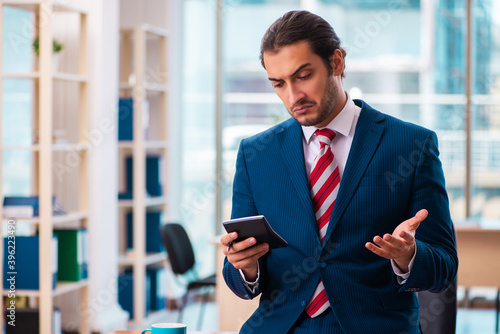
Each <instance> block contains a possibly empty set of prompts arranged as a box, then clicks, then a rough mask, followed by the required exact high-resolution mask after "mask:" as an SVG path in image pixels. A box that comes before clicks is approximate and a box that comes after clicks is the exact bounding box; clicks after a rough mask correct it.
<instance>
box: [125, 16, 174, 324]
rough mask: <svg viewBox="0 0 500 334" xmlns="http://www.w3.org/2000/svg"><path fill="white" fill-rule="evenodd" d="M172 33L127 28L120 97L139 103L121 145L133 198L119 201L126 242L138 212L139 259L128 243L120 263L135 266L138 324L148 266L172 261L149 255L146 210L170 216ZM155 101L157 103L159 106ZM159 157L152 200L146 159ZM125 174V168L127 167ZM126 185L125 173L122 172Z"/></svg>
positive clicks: (143, 27)
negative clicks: (129, 162) (158, 191)
mask: <svg viewBox="0 0 500 334" xmlns="http://www.w3.org/2000/svg"><path fill="white" fill-rule="evenodd" d="M167 47H168V32H167V31H166V30H165V29H162V28H157V27H153V26H151V25H147V24H144V25H140V26H137V27H133V28H129V29H121V53H120V55H121V59H120V62H121V64H120V72H121V75H120V77H121V79H120V80H121V82H120V84H119V87H120V96H121V97H132V99H133V140H131V141H120V142H119V145H118V147H119V159H120V165H122V166H123V165H124V164H125V163H124V160H125V158H126V157H127V156H132V157H133V176H132V177H133V194H132V199H131V200H120V201H119V205H118V206H119V210H120V213H119V216H120V217H121V227H122V233H121V236H122V239H123V238H124V237H125V233H124V229H125V222H124V220H125V219H124V217H125V215H126V213H127V212H130V211H132V213H133V216H132V217H133V229H132V233H133V240H134V249H133V251H132V252H133V256H128V255H127V254H126V249H125V248H126V247H125V245H124V244H125V241H124V240H122V246H121V249H120V254H121V255H120V258H119V265H120V266H121V267H122V268H132V269H133V278H134V293H133V300H134V318H133V319H131V321H132V322H133V323H135V324H141V323H144V322H145V319H146V315H145V303H146V296H145V295H144V291H145V289H144V287H145V284H146V267H147V266H148V265H152V264H157V263H161V262H164V261H165V260H166V254H165V253H164V252H162V253H154V254H146V212H147V211H148V210H151V209H155V210H161V211H162V212H163V213H164V215H165V214H167V203H168V199H167V197H166V196H165V194H166V190H167V176H168V173H167V170H166V166H168V161H167V158H168V140H167V139H168V131H167V128H168V116H169V115H168V110H167V105H168V96H167V94H168V84H167V71H168V59H167V54H168V53H167ZM145 99H148V101H149V102H150V103H149V106H150V107H149V117H148V118H146V119H149V124H148V125H149V129H148V132H147V133H146V132H145V131H144V129H145V125H146V124H144V122H145V118H144V117H143V113H144V112H145V110H143V108H144V104H143V102H144V100H145ZM153 102H154V103H153ZM148 154H155V155H159V156H161V159H162V169H163V170H162V173H161V174H162V175H163V179H162V181H163V184H162V189H163V196H158V197H149V196H148V194H147V192H146V177H145V174H146V156H147V155H148ZM121 171H124V168H121ZM119 174H120V178H121V179H122V181H123V180H124V178H125V175H124V173H119Z"/></svg>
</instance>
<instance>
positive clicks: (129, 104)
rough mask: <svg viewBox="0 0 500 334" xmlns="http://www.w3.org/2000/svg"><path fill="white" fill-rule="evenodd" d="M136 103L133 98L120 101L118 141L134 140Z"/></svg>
mask: <svg viewBox="0 0 500 334" xmlns="http://www.w3.org/2000/svg"><path fill="white" fill-rule="evenodd" d="M133 124H134V101H133V100H132V98H125V99H119V101H118V140H132V139H133V138H134V126H133Z"/></svg>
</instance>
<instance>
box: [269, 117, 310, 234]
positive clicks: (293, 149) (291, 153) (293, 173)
mask: <svg viewBox="0 0 500 334" xmlns="http://www.w3.org/2000/svg"><path fill="white" fill-rule="evenodd" d="M283 126H284V127H283V128H282V129H281V131H280V132H278V133H277V136H278V140H279V142H280V145H281V148H282V151H283V158H284V159H283V160H284V162H285V165H286V166H287V168H288V171H289V172H290V179H291V181H292V183H293V185H294V187H295V189H296V191H297V196H298V197H299V198H300V201H301V202H302V204H303V205H304V208H305V210H306V217H309V218H310V219H307V220H309V222H310V224H309V225H310V227H311V228H313V230H314V234H315V235H318V228H317V226H316V217H315V216H314V209H313V206H312V200H311V193H310V191H309V177H308V176H307V173H306V167H305V162H304V149H303V145H302V136H303V135H302V128H301V127H300V125H299V124H298V123H297V122H296V121H295V120H294V119H290V120H289V121H288V122H285V123H284V124H283ZM318 244H319V238H318Z"/></svg>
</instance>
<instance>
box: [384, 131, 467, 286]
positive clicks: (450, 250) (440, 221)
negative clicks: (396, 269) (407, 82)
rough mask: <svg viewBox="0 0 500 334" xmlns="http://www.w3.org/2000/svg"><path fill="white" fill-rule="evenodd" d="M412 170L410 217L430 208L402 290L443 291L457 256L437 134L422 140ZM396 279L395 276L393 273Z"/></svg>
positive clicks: (453, 272)
mask: <svg viewBox="0 0 500 334" xmlns="http://www.w3.org/2000/svg"><path fill="white" fill-rule="evenodd" d="M415 142H416V143H417V145H418V146H419V147H421V150H420V154H419V159H418V162H417V163H416V166H415V173H414V174H413V177H414V180H413V191H412V196H411V201H410V208H409V217H413V216H414V215H415V214H416V213H417V212H418V211H419V210H420V209H427V211H428V212H429V214H428V216H427V218H426V219H425V220H424V221H423V222H422V223H420V226H419V228H418V229H417V231H416V233H415V239H416V244H417V253H416V256H415V262H414V264H413V268H412V270H411V273H410V276H409V277H408V280H407V281H406V282H405V283H404V284H403V285H401V286H400V290H399V291H419V290H430V291H431V292H442V291H444V290H446V289H447V288H448V287H449V286H450V285H451V284H452V283H453V281H454V280H455V277H456V274H457V269H458V257H457V251H456V245H455V233H454V230H453V224H452V222H451V217H450V211H449V203H448V195H447V193H446V187H445V180H444V173H443V169H442V166H441V162H440V160H439V151H438V148H437V136H436V134H435V133H434V132H431V131H430V132H429V133H428V135H427V137H426V138H425V140H424V141H423V142H422V143H419V142H418V140H415ZM394 279H395V277H394Z"/></svg>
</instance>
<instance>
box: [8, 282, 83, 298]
mask: <svg viewBox="0 0 500 334" xmlns="http://www.w3.org/2000/svg"><path fill="white" fill-rule="evenodd" d="M88 285H89V282H88V280H86V279H85V280H81V281H78V282H57V284H56V289H55V290H53V292H52V296H54V297H56V296H61V295H64V294H66V293H68V292H72V291H77V290H80V289H82V288H84V287H88ZM8 293H9V290H3V295H4V296H7V295H8ZM16 296H26V297H39V296H40V291H39V290H16Z"/></svg>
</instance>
